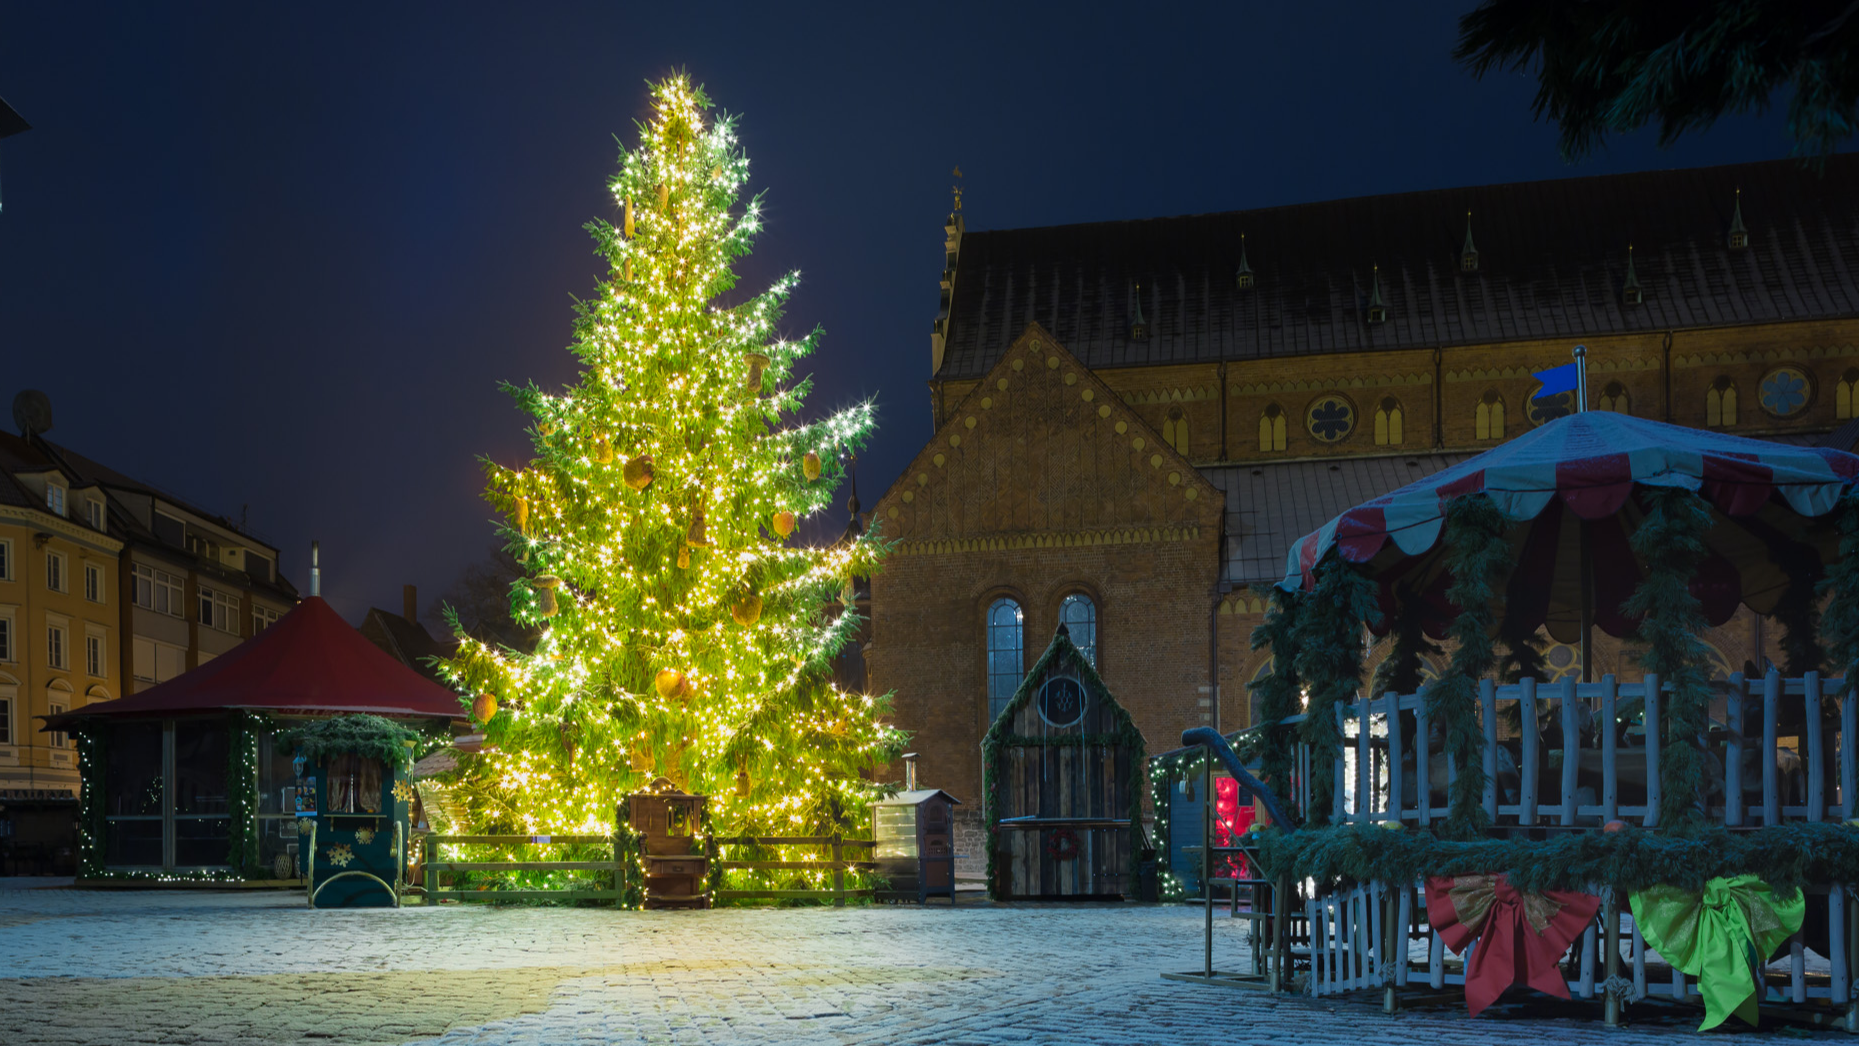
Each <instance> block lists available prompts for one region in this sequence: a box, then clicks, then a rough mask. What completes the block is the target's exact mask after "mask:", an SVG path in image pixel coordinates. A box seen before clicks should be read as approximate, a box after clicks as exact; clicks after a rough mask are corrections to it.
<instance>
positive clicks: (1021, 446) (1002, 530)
mask: <svg viewBox="0 0 1859 1046" xmlns="http://www.w3.org/2000/svg"><path fill="white" fill-rule="evenodd" d="M1221 510H1222V498H1221V495H1220V492H1219V491H1218V490H1217V489H1215V488H1214V487H1213V486H1211V485H1209V484H1208V482H1207V481H1206V480H1205V479H1203V478H1202V477H1201V476H1200V474H1199V473H1197V472H1196V471H1195V470H1194V469H1193V467H1192V466H1190V465H1189V464H1188V462H1187V460H1186V459H1184V458H1183V457H1182V456H1181V455H1180V454H1178V453H1176V452H1175V451H1174V450H1173V449H1172V448H1171V447H1169V446H1168V445H1167V443H1166V442H1165V441H1164V440H1163V439H1162V438H1161V437H1160V436H1159V435H1158V434H1157V433H1156V432H1155V430H1154V429H1152V428H1150V427H1149V426H1148V425H1147V424H1145V423H1144V422H1143V421H1142V419H1141V418H1140V417H1139V416H1137V414H1136V413H1135V412H1134V411H1132V410H1130V409H1129V408H1128V407H1126V406H1125V405H1124V403H1123V401H1122V400H1121V399H1120V398H1119V397H1118V396H1117V395H1116V394H1115V393H1113V392H1112V391H1111V390H1110V389H1109V388H1108V387H1106V386H1105V385H1104V383H1103V382H1102V381H1100V380H1098V378H1097V376H1096V375H1094V374H1092V373H1091V371H1090V370H1088V369H1086V368H1085V367H1084V366H1083V365H1082V364H1080V363H1079V362H1078V360H1077V359H1076V358H1074V357H1073V356H1072V355H1071V354H1070V353H1069V352H1067V351H1066V350H1065V349H1064V348H1063V347H1062V346H1060V345H1059V343H1058V342H1057V341H1056V340H1054V339H1053V338H1052V336H1051V335H1050V334H1048V333H1046V332H1045V330H1043V329H1042V328H1040V327H1039V326H1038V325H1037V324H1033V325H1030V326H1028V327H1027V329H1026V331H1025V333H1023V334H1022V335H1021V336H1020V337H1019V338H1018V339H1016V340H1015V341H1014V343H1013V345H1012V346H1011V347H1010V348H1009V350H1008V351H1007V352H1006V353H1005V354H1003V355H1002V357H1001V359H1000V360H998V361H997V362H996V364H995V366H994V367H993V369H992V370H990V371H989V373H988V374H987V376H986V377H985V378H984V379H983V380H982V381H981V383H980V384H979V385H977V386H976V387H975V388H974V389H973V390H972V391H970V392H969V394H968V395H967V396H966V397H964V398H963V400H962V401H961V403H960V404H958V405H957V406H956V408H955V409H954V410H953V411H951V412H950V414H949V417H948V419H947V420H946V421H945V422H944V423H943V424H942V426H941V427H940V428H939V429H938V430H937V432H936V435H935V437H934V438H933V439H931V440H930V442H929V445H928V446H926V447H924V448H923V450H922V452H921V453H919V454H918V455H917V458H916V460H915V461H913V462H911V464H910V467H909V468H907V469H905V470H904V473H903V475H902V476H900V477H899V478H898V480H897V482H896V483H895V484H893V485H892V487H891V489H890V490H889V491H888V492H886V494H885V495H884V497H883V499H881V500H880V501H879V503H878V506H877V515H878V518H879V519H880V520H882V522H883V527H884V534H885V536H886V537H889V538H894V539H900V540H902V541H905V542H910V543H914V542H919V541H945V540H964V539H981V538H1000V539H1003V540H1009V539H1011V540H1013V541H1014V542H1015V543H1017V542H1018V541H1021V540H1025V541H1032V542H1034V543H1045V542H1057V541H1065V542H1066V543H1076V542H1086V543H1099V542H1103V543H1118V542H1123V541H1145V540H1166V539H1179V538H1184V537H1189V536H1192V535H1193V533H1194V532H1196V531H1199V532H1200V533H1209V532H1211V531H1210V530H1205V529H1202V528H1212V527H1214V526H1215V525H1217V523H1218V522H1219V519H1220V515H1221Z"/></svg>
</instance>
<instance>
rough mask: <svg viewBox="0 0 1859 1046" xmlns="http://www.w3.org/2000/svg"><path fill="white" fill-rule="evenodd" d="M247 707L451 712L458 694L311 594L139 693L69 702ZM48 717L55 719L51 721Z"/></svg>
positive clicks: (165, 708)
mask: <svg viewBox="0 0 1859 1046" xmlns="http://www.w3.org/2000/svg"><path fill="white" fill-rule="evenodd" d="M229 708H255V709H264V710H266V711H272V712H281V711H292V712H371V713H373V714H375V715H394V716H424V717H432V718H447V719H451V718H457V717H459V716H460V715H462V712H461V711H460V706H459V696H458V695H457V694H456V693H453V692H452V691H450V690H447V689H445V688H444V687H442V686H439V685H437V684H435V683H433V682H431V681H430V680H428V679H426V678H425V677H423V676H421V675H420V674H419V673H418V672H415V671H413V670H412V669H410V668H408V667H407V666H405V665H403V664H401V663H400V662H399V661H396V660H395V659H394V658H392V657H390V656H389V655H387V654H385V653H383V652H382V651H381V649H380V648H379V647H377V646H375V645H374V644H373V643H370V642H368V640H366V639H365V638H363V637H362V634H361V633H360V632H357V631H356V630H355V629H353V628H351V627H349V625H348V622H346V621H343V620H342V618H341V617H340V616H339V615H338V614H337V613H336V612H335V611H334V610H332V609H330V606H329V604H328V603H325V602H323V600H322V599H320V598H318V597H316V596H311V597H310V598H308V599H306V600H304V601H303V602H301V603H299V604H297V606H296V609H294V610H292V611H291V612H290V613H288V614H286V615H284V616H283V617H282V618H280V619H279V620H278V623H277V624H275V625H272V626H271V627H270V628H267V629H265V630H264V631H263V632H260V633H259V634H258V635H256V636H253V637H252V638H251V639H248V640H246V641H245V642H243V643H241V644H239V645H238V646H237V647H235V648H233V649H232V650H231V651H230V652H228V653H226V654H223V655H221V656H219V657H216V658H214V659H213V660H211V661H209V662H207V663H206V664H204V665H201V666H200V667H199V668H196V669H194V670H193V671H191V672H188V673H186V674H184V675H179V676H176V677H175V678H173V679H170V680H169V681H167V682H166V683H162V684H161V685H159V686H154V687H150V688H149V689H147V690H144V691H142V692H141V693H139V694H134V695H131V696H129V697H124V698H119V699H117V700H115V701H103V702H100V703H98V704H94V705H86V706H85V707H83V708H78V709H74V710H72V711H71V712H68V713H66V714H65V715H62V716H56V717H50V718H48V719H47V723H48V724H50V725H51V726H54V727H55V726H58V725H60V724H61V723H63V722H65V721H68V720H77V719H81V718H85V717H89V716H112V717H120V716H161V715H174V714H183V715H184V714H189V713H198V712H210V711H217V710H220V709H229ZM54 720H56V722H54Z"/></svg>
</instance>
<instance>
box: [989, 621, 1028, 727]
mask: <svg viewBox="0 0 1859 1046" xmlns="http://www.w3.org/2000/svg"><path fill="white" fill-rule="evenodd" d="M1022 621H1023V618H1022V616H1021V614H1020V604H1019V603H1016V602H1014V601H1013V600H1011V599H1009V598H1007V597H1006V596H1002V597H1001V598H999V599H997V600H995V601H994V602H992V603H990V604H988V625H987V630H988V722H990V723H992V722H993V721H994V720H995V719H996V718H998V717H999V716H1000V714H1001V709H1003V708H1006V707H1007V702H1008V701H1011V700H1013V692H1014V691H1015V690H1018V689H1019V688H1020V679H1021V677H1022V676H1023V675H1025V670H1024V669H1022V668H1021V667H1020V651H1021V646H1022V633H1023V629H1022V627H1021V626H1022Z"/></svg>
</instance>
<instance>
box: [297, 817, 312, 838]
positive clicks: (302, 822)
mask: <svg viewBox="0 0 1859 1046" xmlns="http://www.w3.org/2000/svg"><path fill="white" fill-rule="evenodd" d="M315 827H316V822H315V821H312V820H310V819H309V818H308V817H299V818H297V834H298V835H309V834H310V830H311V829H312V828H315Z"/></svg>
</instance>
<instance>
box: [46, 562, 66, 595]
mask: <svg viewBox="0 0 1859 1046" xmlns="http://www.w3.org/2000/svg"><path fill="white" fill-rule="evenodd" d="M45 587H46V588H49V589H51V590H52V591H53V592H63V591H65V554H64V553H63V552H47V553H46V554H45Z"/></svg>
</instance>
